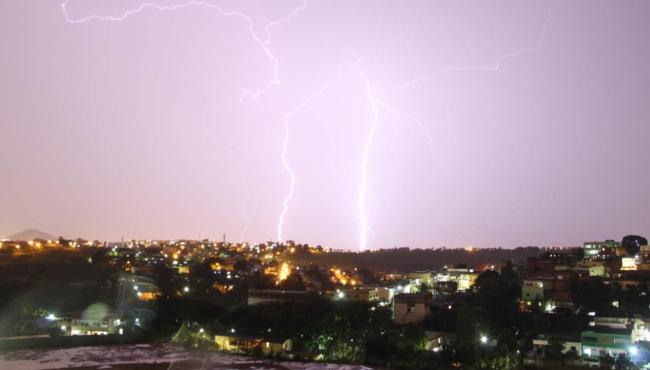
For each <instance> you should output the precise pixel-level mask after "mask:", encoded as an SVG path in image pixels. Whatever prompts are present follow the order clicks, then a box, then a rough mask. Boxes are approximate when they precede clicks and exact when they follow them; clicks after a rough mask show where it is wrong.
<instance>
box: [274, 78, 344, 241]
mask: <svg viewBox="0 0 650 370" xmlns="http://www.w3.org/2000/svg"><path fill="white" fill-rule="evenodd" d="M330 86H331V83H330V84H327V85H324V86H322V87H321V88H319V89H318V90H316V91H315V92H313V93H312V94H311V95H309V96H308V97H307V99H305V100H304V101H303V102H302V103H300V104H298V105H297V106H295V107H294V108H293V109H292V110H291V111H290V112H289V113H287V114H286V115H285V116H284V139H283V141H282V153H281V158H282V166H283V167H284V170H285V171H286V172H287V173H288V174H289V191H288V192H287V195H286V197H285V198H284V202H283V203H282V212H281V213H280V218H279V220H278V235H277V240H278V242H279V243H282V242H283V241H284V235H283V229H284V222H285V218H286V216H287V213H288V212H289V202H291V199H292V198H293V193H294V190H295V188H296V172H295V171H294V170H293V168H291V165H290V164H289V159H288V151H289V136H290V135H289V134H290V130H289V129H290V127H289V126H290V125H289V121H290V120H291V118H292V117H293V116H295V115H296V114H298V113H299V112H300V111H301V110H302V109H303V108H305V107H306V106H308V105H309V104H310V103H311V102H312V100H313V99H314V98H315V97H317V96H318V95H320V94H322V93H323V92H324V91H325V90H327V89H328V88H329V87H330Z"/></svg>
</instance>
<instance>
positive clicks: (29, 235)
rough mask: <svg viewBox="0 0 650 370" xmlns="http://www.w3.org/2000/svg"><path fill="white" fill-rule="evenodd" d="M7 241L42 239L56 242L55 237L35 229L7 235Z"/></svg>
mask: <svg viewBox="0 0 650 370" xmlns="http://www.w3.org/2000/svg"><path fill="white" fill-rule="evenodd" d="M7 239H11V240H33V239H43V240H56V239H58V237H57V236H54V235H51V234H48V233H46V232H43V231H40V230H36V229H27V230H23V231H21V232H19V233H16V234H13V235H9V236H8V237H7Z"/></svg>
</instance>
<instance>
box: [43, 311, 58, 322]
mask: <svg viewBox="0 0 650 370" xmlns="http://www.w3.org/2000/svg"><path fill="white" fill-rule="evenodd" d="M45 319H46V320H48V321H55V320H56V316H54V314H53V313H51V314H49V315H47V316H45Z"/></svg>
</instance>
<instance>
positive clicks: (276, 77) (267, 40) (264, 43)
mask: <svg viewBox="0 0 650 370" xmlns="http://www.w3.org/2000/svg"><path fill="white" fill-rule="evenodd" d="M69 2H70V0H66V1H65V2H64V3H63V4H61V8H62V9H63V14H64V16H65V20H66V21H67V22H68V23H73V24H78V23H84V22H88V21H92V20H99V21H110V22H122V21H124V20H125V19H127V18H128V17H129V16H131V15H134V14H137V13H141V12H142V11H144V10H146V9H150V8H151V9H154V10H158V11H173V10H178V9H183V8H189V7H203V8H208V9H212V10H216V11H217V12H218V13H219V14H221V15H222V16H225V17H237V18H240V19H242V20H244V21H245V22H246V23H247V24H248V33H249V34H250V36H251V38H252V39H253V40H254V41H255V43H257V45H258V46H259V47H260V50H262V52H263V53H264V55H265V56H266V57H267V58H268V59H269V60H270V61H271V63H272V65H273V77H272V78H271V79H270V80H269V81H268V83H267V84H266V85H265V86H263V87H262V88H260V89H258V90H249V89H246V90H244V91H242V94H241V98H242V99H243V98H244V97H247V96H249V97H251V98H253V99H257V98H258V97H259V96H260V95H262V94H263V93H265V92H267V91H268V90H269V89H271V88H272V87H273V86H276V85H280V73H279V68H280V61H279V60H278V58H277V57H275V55H273V51H272V50H271V48H270V44H271V28H272V27H275V26H279V25H281V24H284V23H287V22H289V21H290V20H291V18H293V17H294V16H295V15H297V14H298V13H300V12H302V11H303V10H305V9H306V8H307V4H308V0H303V2H302V5H301V6H299V7H297V8H295V9H293V10H292V11H291V12H290V13H289V14H288V15H287V16H286V17H284V18H282V19H279V20H276V21H272V22H269V23H267V24H266V25H265V26H264V38H261V37H260V36H258V35H257V33H256V32H255V28H254V26H255V25H254V22H253V19H252V18H251V17H249V16H248V15H246V14H244V13H241V12H237V11H229V10H224V9H223V8H221V7H220V6H218V5H216V4H212V3H209V2H207V1H194V0H193V1H188V2H185V3H180V4H176V5H168V6H164V5H159V4H157V3H155V2H149V3H144V4H141V5H140V6H138V7H137V8H135V9H131V10H127V11H125V12H124V13H122V15H121V16H117V17H116V16H112V15H96V14H91V15H88V16H86V17H83V18H78V19H75V18H72V17H71V16H70V14H69V13H68V3H69Z"/></svg>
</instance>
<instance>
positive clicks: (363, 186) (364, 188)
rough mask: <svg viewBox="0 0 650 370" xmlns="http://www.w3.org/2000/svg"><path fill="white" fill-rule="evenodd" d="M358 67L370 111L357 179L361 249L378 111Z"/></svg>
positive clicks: (364, 244)
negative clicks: (370, 118)
mask: <svg viewBox="0 0 650 370" xmlns="http://www.w3.org/2000/svg"><path fill="white" fill-rule="evenodd" d="M358 69H359V74H360V75H361V78H362V79H363V82H364V84H365V87H366V98H367V99H368V104H369V105H370V110H371V112H372V124H371V125H370V131H369V132H368V136H367V138H366V142H365V144H364V146H363V152H362V155H361V176H360V180H359V195H358V196H359V200H358V202H359V226H360V230H359V250H361V251H363V250H365V249H366V247H367V245H368V215H367V213H366V211H367V210H366V203H367V198H368V158H369V156H370V148H371V147H372V143H373V141H374V139H375V134H376V133H377V125H378V124H379V111H378V110H377V103H376V101H375V97H374V95H373V91H372V85H371V84H370V80H369V79H368V76H367V75H366V73H365V72H364V71H363V69H361V68H358Z"/></svg>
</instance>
